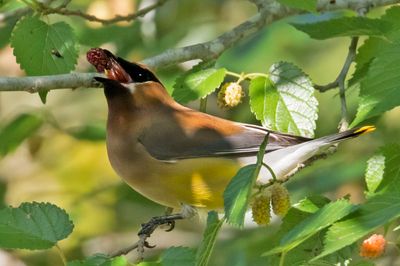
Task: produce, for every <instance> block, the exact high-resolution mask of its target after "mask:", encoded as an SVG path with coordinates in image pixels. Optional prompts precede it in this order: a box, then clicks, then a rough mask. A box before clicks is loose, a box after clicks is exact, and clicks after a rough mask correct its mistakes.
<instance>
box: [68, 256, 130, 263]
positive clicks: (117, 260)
mask: <svg viewBox="0 0 400 266" xmlns="http://www.w3.org/2000/svg"><path fill="white" fill-rule="evenodd" d="M128 265H129V264H128V261H127V260H126V258H125V257H124V256H120V257H115V258H110V257H109V256H107V255H105V254H95V255H93V256H90V257H88V258H86V259H84V260H74V261H70V262H68V264H67V266H128Z"/></svg>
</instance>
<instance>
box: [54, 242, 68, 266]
mask: <svg viewBox="0 0 400 266" xmlns="http://www.w3.org/2000/svg"><path fill="white" fill-rule="evenodd" d="M55 248H56V250H57V253H58V255H60V258H61V261H62V262H63V265H64V266H67V258H66V257H65V255H64V252H63V251H62V249H61V248H60V246H59V245H58V244H56V245H55Z"/></svg>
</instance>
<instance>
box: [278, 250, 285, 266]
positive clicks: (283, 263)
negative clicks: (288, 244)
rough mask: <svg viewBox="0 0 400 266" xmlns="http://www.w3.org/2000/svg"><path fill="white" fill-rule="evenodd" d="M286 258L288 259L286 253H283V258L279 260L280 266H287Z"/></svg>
mask: <svg viewBox="0 0 400 266" xmlns="http://www.w3.org/2000/svg"><path fill="white" fill-rule="evenodd" d="M285 257H286V251H284V252H282V253H281V258H280V260H279V266H284V265H285Z"/></svg>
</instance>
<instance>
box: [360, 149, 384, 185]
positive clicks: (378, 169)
mask: <svg viewBox="0 0 400 266" xmlns="http://www.w3.org/2000/svg"><path fill="white" fill-rule="evenodd" d="M384 169H385V156H383V155H375V156H373V157H371V158H370V159H369V160H368V162H367V170H366V172H365V182H366V183H367V188H368V191H369V192H375V190H376V189H377V188H378V186H379V184H380V183H381V181H382V178H383V173H384Z"/></svg>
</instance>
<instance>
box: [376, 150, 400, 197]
mask: <svg viewBox="0 0 400 266" xmlns="http://www.w3.org/2000/svg"><path fill="white" fill-rule="evenodd" d="M382 154H383V156H384V157H385V159H384V163H385V165H384V170H385V171H384V173H383V178H382V181H381V182H380V183H379V186H378V188H377V189H376V191H377V192H379V193H388V192H394V193H400V145H399V144H395V143H393V144H390V145H386V146H385V147H383V148H382Z"/></svg>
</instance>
